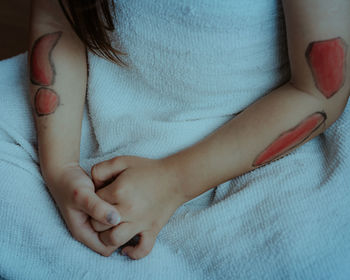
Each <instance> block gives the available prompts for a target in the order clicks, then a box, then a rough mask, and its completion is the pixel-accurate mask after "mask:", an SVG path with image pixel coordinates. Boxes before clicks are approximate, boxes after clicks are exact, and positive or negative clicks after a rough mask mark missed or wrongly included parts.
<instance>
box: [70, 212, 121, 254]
mask: <svg viewBox="0 0 350 280" xmlns="http://www.w3.org/2000/svg"><path fill="white" fill-rule="evenodd" d="M71 220H72V221H77V220H79V218H78V217H74V215H71ZM68 228H69V230H70V232H71V234H72V236H73V237H74V238H75V239H76V240H78V241H79V242H81V243H83V244H85V245H86V246H87V247H89V248H90V249H92V250H94V251H95V252H97V253H99V254H101V255H103V256H105V257H108V256H110V255H111V254H112V253H113V252H114V251H115V250H116V249H117V247H113V246H106V245H105V244H103V242H101V240H100V239H99V237H98V234H97V233H96V232H95V231H94V230H93V229H92V228H91V226H90V224H89V221H88V220H86V222H85V223H84V224H78V225H77V224H75V223H74V222H69V221H68Z"/></svg>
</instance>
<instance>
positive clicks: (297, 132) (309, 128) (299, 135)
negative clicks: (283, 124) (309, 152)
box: [253, 112, 327, 166]
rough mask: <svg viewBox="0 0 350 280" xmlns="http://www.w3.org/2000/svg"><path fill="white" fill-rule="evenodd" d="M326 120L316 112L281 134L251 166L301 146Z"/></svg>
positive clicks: (271, 159) (323, 115) (269, 160)
mask: <svg viewBox="0 0 350 280" xmlns="http://www.w3.org/2000/svg"><path fill="white" fill-rule="evenodd" d="M326 119H327V115H326V113H324V112H316V113H314V114H312V115H311V116H309V117H307V118H306V119H305V120H303V121H302V122H301V123H299V124H298V125H297V126H296V127H294V128H292V129H290V130H288V131H286V132H284V133H283V134H281V135H280V136H279V137H278V138H277V139H276V140H275V141H273V142H272V144H271V145H270V146H268V147H267V148H266V149H265V150H264V151H263V152H262V153H261V154H260V155H259V156H258V157H257V158H256V159H255V160H254V163H253V166H259V165H263V164H266V163H269V162H271V161H273V160H275V159H277V158H278V157H280V156H281V155H283V154H285V153H286V152H288V151H289V150H291V149H293V148H294V147H296V146H298V145H299V144H301V143H302V142H303V141H304V140H306V139H307V138H308V137H309V136H310V135H311V134H312V133H313V132H314V131H316V130H317V129H318V128H319V127H320V126H321V125H322V124H323V123H324V122H325V121H326Z"/></svg>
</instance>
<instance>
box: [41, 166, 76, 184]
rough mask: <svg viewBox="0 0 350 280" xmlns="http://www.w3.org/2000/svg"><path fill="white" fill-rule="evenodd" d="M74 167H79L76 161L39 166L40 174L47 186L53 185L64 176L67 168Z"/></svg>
mask: <svg viewBox="0 0 350 280" xmlns="http://www.w3.org/2000/svg"><path fill="white" fill-rule="evenodd" d="M74 167H80V165H79V162H78V161H72V162H64V163H56V164H46V165H41V174H42V176H43V179H44V181H45V182H46V183H47V184H48V185H55V182H57V181H58V180H60V179H61V178H62V177H63V176H64V172H65V170H67V168H74Z"/></svg>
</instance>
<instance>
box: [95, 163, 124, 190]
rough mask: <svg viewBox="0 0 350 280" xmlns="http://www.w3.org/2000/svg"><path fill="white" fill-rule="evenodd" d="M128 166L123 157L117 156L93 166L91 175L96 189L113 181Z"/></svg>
mask: <svg viewBox="0 0 350 280" xmlns="http://www.w3.org/2000/svg"><path fill="white" fill-rule="evenodd" d="M127 167H128V166H127V165H126V164H125V163H124V162H123V161H122V160H121V157H115V158H112V159H110V160H106V161H102V162H100V163H98V164H95V165H94V166H93V167H92V168H91V177H92V180H93V182H94V185H95V189H99V188H102V187H103V186H106V185H108V184H109V183H111V182H112V181H113V180H114V178H115V177H116V176H117V175H118V174H119V173H120V172H122V171H123V170H125V169H126V168H127Z"/></svg>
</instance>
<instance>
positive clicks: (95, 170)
mask: <svg viewBox="0 0 350 280" xmlns="http://www.w3.org/2000/svg"><path fill="white" fill-rule="evenodd" d="M91 176H92V177H98V167H97V165H94V166H92V167H91Z"/></svg>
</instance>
